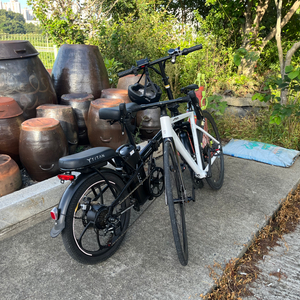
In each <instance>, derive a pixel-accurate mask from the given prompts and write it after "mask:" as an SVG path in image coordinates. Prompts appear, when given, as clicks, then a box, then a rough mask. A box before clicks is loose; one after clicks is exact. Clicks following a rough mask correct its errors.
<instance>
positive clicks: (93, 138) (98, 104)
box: [87, 98, 128, 150]
mask: <svg viewBox="0 0 300 300" xmlns="http://www.w3.org/2000/svg"><path fill="white" fill-rule="evenodd" d="M121 103H124V101H123V100H122V99H105V98H100V99H96V100H95V101H93V102H92V103H91V106H90V109H89V114H88V123H87V126H88V135H89V140H90V143H91V145H92V146H93V147H110V148H113V149H114V150H116V149H117V148H118V147H119V146H121V145H123V144H126V143H127V142H128V136H127V134H126V132H124V134H123V133H122V129H121V125H120V123H118V122H116V123H114V124H112V125H111V124H110V123H109V121H108V120H102V119H100V118H99V109H101V108H104V107H114V106H119V104H121Z"/></svg>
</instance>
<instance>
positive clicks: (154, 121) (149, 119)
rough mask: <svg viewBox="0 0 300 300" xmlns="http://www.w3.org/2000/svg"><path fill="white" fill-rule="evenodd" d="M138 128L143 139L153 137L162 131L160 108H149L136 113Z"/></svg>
mask: <svg viewBox="0 0 300 300" xmlns="http://www.w3.org/2000/svg"><path fill="white" fill-rule="evenodd" d="M136 123H137V128H138V129H139V131H140V134H141V137H142V138H143V139H152V138H153V137H154V136H155V135H156V134H157V133H158V132H159V131H160V128H161V127H160V108H159V107H157V108H148V109H145V110H141V111H139V112H137V114H136Z"/></svg>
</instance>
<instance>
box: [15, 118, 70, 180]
mask: <svg viewBox="0 0 300 300" xmlns="http://www.w3.org/2000/svg"><path fill="white" fill-rule="evenodd" d="M67 153H68V143H67V139H66V137H65V134H64V132H63V130H62V128H61V125H60V123H59V121H58V120H55V119H52V118H35V119H29V120H27V121H25V122H23V123H22V126H21V134H20V159H21V162H22V164H23V166H24V167H25V168H26V170H27V172H28V174H29V175H30V177H31V178H32V179H34V180H36V181H42V180H45V179H47V178H50V177H53V176H55V175H57V174H58V173H59V166H58V160H59V159H60V158H61V157H63V156H66V155H67Z"/></svg>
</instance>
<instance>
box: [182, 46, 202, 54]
mask: <svg viewBox="0 0 300 300" xmlns="http://www.w3.org/2000/svg"><path fill="white" fill-rule="evenodd" d="M200 49H202V44H200V45H196V46H193V47H191V48H184V49H183V50H182V55H187V54H189V53H191V52H194V51H197V50H200Z"/></svg>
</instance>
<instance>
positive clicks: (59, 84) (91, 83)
mask: <svg viewBox="0 0 300 300" xmlns="http://www.w3.org/2000/svg"><path fill="white" fill-rule="evenodd" d="M51 77H52V80H53V84H54V88H55V91H56V94H57V97H58V101H60V99H61V96H62V95H64V94H71V93H82V92H86V93H88V94H92V95H93V96H94V98H95V99H96V98H100V97H101V90H103V89H106V88H109V80H108V74H107V70H106V68H105V65H104V62H103V59H102V56H101V54H100V51H99V48H98V47H97V46H92V45H69V44H64V45H62V46H61V47H60V48H59V51H58V53H57V57H56V59H55V62H54V65H53V68H52V72H51Z"/></svg>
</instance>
